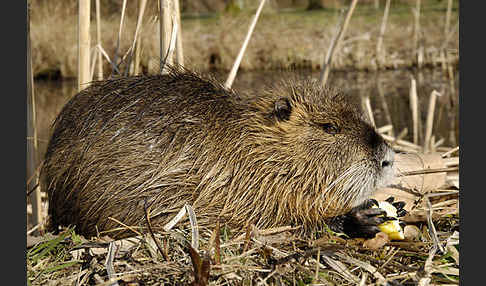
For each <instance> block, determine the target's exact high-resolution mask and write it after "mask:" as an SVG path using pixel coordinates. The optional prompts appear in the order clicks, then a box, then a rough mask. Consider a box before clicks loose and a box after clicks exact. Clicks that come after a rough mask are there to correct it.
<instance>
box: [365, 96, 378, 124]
mask: <svg viewBox="0 0 486 286" xmlns="http://www.w3.org/2000/svg"><path fill="white" fill-rule="evenodd" d="M363 104H364V106H365V109H366V113H367V114H368V118H369V119H370V122H371V126H373V127H376V124H375V118H374V116H373V110H372V109H371V103H370V97H369V96H365V97H364V98H363Z"/></svg>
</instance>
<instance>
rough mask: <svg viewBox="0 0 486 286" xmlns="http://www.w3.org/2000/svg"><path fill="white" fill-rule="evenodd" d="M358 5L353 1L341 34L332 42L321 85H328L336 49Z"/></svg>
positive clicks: (323, 69) (355, 0)
mask: <svg viewBox="0 0 486 286" xmlns="http://www.w3.org/2000/svg"><path fill="white" fill-rule="evenodd" d="M356 3H358V0H353V2H351V5H350V6H349V9H348V12H347V14H346V17H345V19H344V23H343V25H342V26H341V29H340V30H339V33H338V34H337V36H336V38H335V40H333V41H332V43H331V47H330V48H329V49H330V50H329V52H328V54H327V56H326V59H325V61H324V63H323V64H322V70H321V75H320V79H319V81H320V83H321V85H326V82H327V77H328V76H329V70H330V69H331V64H332V57H333V55H334V52H335V50H336V47H337V46H338V45H339V43H340V42H341V40H342V38H343V36H344V33H345V32H346V28H347V27H348V23H349V20H350V19H351V15H352V14H353V11H354V8H355V7H356Z"/></svg>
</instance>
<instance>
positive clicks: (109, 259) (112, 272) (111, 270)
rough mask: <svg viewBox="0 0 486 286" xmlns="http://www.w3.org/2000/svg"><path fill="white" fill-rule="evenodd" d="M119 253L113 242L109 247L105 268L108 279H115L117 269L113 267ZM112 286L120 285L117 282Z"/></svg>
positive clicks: (111, 284)
mask: <svg viewBox="0 0 486 286" xmlns="http://www.w3.org/2000/svg"><path fill="white" fill-rule="evenodd" d="M116 251H117V246H116V244H115V242H114V241H111V242H110V244H109V245H108V253H107V254H106V261H105V268H106V273H107V274H108V279H110V281H111V279H113V278H115V275H116V272H115V268H114V267H113V260H114V259H115V252H116ZM109 285H110V286H114V285H118V282H117V281H116V280H115V281H114V282H112V283H110V284H109Z"/></svg>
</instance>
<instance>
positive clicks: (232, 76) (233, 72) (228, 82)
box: [224, 0, 265, 89]
mask: <svg viewBox="0 0 486 286" xmlns="http://www.w3.org/2000/svg"><path fill="white" fill-rule="evenodd" d="M264 4H265V0H260V5H259V6H258V9H257V11H256V13H255V16H253V20H252V21H251V24H250V27H249V29H248V33H246V37H245V40H244V41H243V45H242V46H241V49H240V52H239V53H238V56H237V57H236V60H235V62H234V64H233V67H232V68H231V71H230V73H229V75H228V78H227V79H226V82H225V83H224V87H225V88H227V89H230V88H231V86H232V85H233V81H234V80H235V77H236V72H237V71H238V68H239V66H240V63H241V59H242V58H243V54H244V53H245V50H246V46H247V45H248V42H250V37H251V34H252V33H253V30H254V29H255V26H256V22H257V21H258V17H259V16H260V13H261V11H262V9H263V5H264Z"/></svg>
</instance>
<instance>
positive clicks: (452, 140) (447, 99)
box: [34, 69, 459, 158]
mask: <svg viewBox="0 0 486 286" xmlns="http://www.w3.org/2000/svg"><path fill="white" fill-rule="evenodd" d="M214 76H215V77H216V78H218V79H220V80H221V81H222V82H224V81H225V79H226V76H227V73H224V74H219V75H218V74H215V75H214ZM306 77H314V78H319V72H311V71H306V70H299V71H292V72H289V71H286V72H275V71H262V72H239V73H238V75H237V77H236V79H235V82H234V84H233V88H234V89H236V90H242V91H243V90H246V91H252V92H255V93H256V94H258V92H259V90H261V88H262V86H264V85H271V84H278V82H279V81H281V80H288V79H296V78H306ZM411 77H413V78H414V79H415V80H416V81H417V93H418V97H419V110H420V119H421V129H422V130H421V134H422V135H423V134H424V131H425V120H426V116H427V110H428V104H429V96H430V94H431V92H432V91H433V90H436V91H438V92H439V93H441V94H442V96H440V97H439V98H438V100H437V102H436V105H435V116H434V129H433V133H432V134H433V135H435V140H436V141H437V140H439V139H441V138H444V139H445V141H444V144H443V146H447V147H455V146H457V144H458V142H459V129H458V128H459V121H458V120H459V106H458V102H459V100H458V97H459V73H458V72H457V71H455V72H454V81H450V80H449V78H448V77H447V75H446V73H444V71H442V70H441V69H434V70H422V71H420V72H416V71H411V70H391V71H380V72H335V71H333V72H331V74H330V75H329V79H328V82H329V84H331V85H333V86H337V87H339V88H341V89H343V90H344V91H346V92H348V93H349V94H354V95H358V96H369V98H370V102H371V107H372V109H373V116H374V119H375V122H376V126H377V127H381V126H384V125H387V124H389V120H391V123H392V125H393V127H394V133H395V134H398V133H400V131H402V130H403V129H404V128H407V129H408V135H407V136H406V137H405V139H406V140H409V141H412V130H413V129H412V115H411V112H410V108H409V92H410V85H411V83H410V82H411ZM34 92H35V100H36V117H37V123H36V125H37V132H38V133H37V134H38V138H39V154H38V155H39V156H40V157H39V158H42V154H43V153H44V151H45V148H46V146H47V142H48V140H49V128H50V125H51V123H52V122H53V120H54V118H55V116H56V115H57V113H58V112H59V111H60V110H61V108H62V106H63V105H64V104H65V103H66V102H67V101H68V100H69V98H71V97H72V96H73V95H74V94H75V92H76V81H75V80H68V81H35V83H34ZM385 105H386V109H388V113H389V116H387V113H386V112H385V111H386V109H385ZM421 142H423V136H419V143H421Z"/></svg>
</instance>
